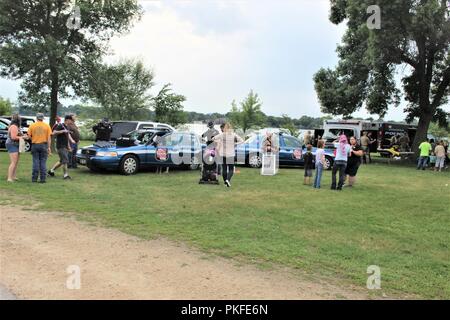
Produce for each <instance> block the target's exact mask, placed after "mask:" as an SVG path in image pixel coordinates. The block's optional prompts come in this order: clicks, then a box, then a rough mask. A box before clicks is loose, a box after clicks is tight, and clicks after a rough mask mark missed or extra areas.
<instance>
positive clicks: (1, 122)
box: [0, 117, 34, 152]
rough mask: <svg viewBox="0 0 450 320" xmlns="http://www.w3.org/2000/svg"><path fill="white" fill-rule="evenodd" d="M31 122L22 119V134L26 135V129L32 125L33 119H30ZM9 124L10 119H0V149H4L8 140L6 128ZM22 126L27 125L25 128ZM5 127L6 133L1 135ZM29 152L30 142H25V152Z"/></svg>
mask: <svg viewBox="0 0 450 320" xmlns="http://www.w3.org/2000/svg"><path fill="white" fill-rule="evenodd" d="M30 119H31V120H32V122H31V120H27V119H24V118H22V126H21V129H22V132H23V133H27V132H28V127H29V126H30V125H31V124H32V123H34V119H33V118H30ZM10 124H11V117H0V148H6V146H5V144H6V139H7V138H8V127H9V125H10ZM24 124H27V126H23V125H24ZM5 126H6V133H3V129H1V128H4V127H5ZM29 151H31V141H28V140H25V152H29Z"/></svg>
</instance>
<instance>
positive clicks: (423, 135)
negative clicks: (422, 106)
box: [412, 113, 433, 158]
mask: <svg viewBox="0 0 450 320" xmlns="http://www.w3.org/2000/svg"><path fill="white" fill-rule="evenodd" d="M432 118H433V116H432V115H431V114H429V113H423V114H422V116H421V117H420V119H419V124H418V126H417V132H416V136H415V138H414V142H413V144H412V151H413V152H414V154H415V155H416V158H417V157H418V156H419V145H420V144H421V143H422V142H423V141H425V140H426V139H427V135H428V128H429V127H430V123H431V119H432Z"/></svg>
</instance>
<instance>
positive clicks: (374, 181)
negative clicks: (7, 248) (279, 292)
mask: <svg viewBox="0 0 450 320" xmlns="http://www.w3.org/2000/svg"><path fill="white" fill-rule="evenodd" d="M7 156H8V155H7V153H6V152H3V151H2V152H0V174H1V177H2V178H1V181H0V190H1V192H0V201H1V203H3V204H5V203H8V199H9V198H11V195H14V194H16V195H20V196H21V197H22V198H24V199H26V200H25V201H24V204H30V203H31V202H39V203H40V206H39V207H40V209H42V210H56V211H69V212H75V213H79V217H80V219H84V220H89V221H92V222H95V223H101V224H102V225H104V226H108V227H112V228H117V229H120V230H122V231H123V232H126V233H129V234H132V235H136V236H138V237H141V238H144V239H148V238H155V237H158V236H161V235H162V236H165V237H168V238H170V239H174V240H179V241H184V242H186V243H189V244H190V245H193V246H195V247H197V248H200V249H201V250H204V251H206V252H210V253H214V254H218V255H221V256H225V257H230V258H234V259H238V260H239V261H245V262H250V263H255V264H257V265H260V266H262V267H270V266H280V265H281V266H287V267H289V268H292V269H298V270H301V271H299V272H307V273H309V274H312V275H317V276H320V277H324V278H326V279H332V280H333V281H337V283H342V284H353V285H356V286H358V287H360V288H365V286H366V281H367V277H368V275H367V274H366V271H367V267H368V266H370V265H377V266H379V267H380V268H381V279H382V284H381V285H382V292H385V293H387V294H388V295H389V296H391V297H400V298H401V297H406V296H407V297H417V298H437V299H442V298H446V299H449V298H450V248H449V246H450V186H449V185H450V174H449V173H448V172H446V173H443V174H438V173H434V172H430V171H426V172H424V171H416V170H414V168H411V167H404V166H396V165H391V166H388V165H380V164H378V165H377V164H374V165H370V166H364V167H362V168H361V170H360V175H359V182H360V184H359V185H358V186H357V187H355V188H353V189H348V188H346V189H345V190H344V191H342V192H339V193H338V192H336V191H334V192H333V191H331V190H329V189H328V187H329V184H330V179H331V178H330V173H329V172H326V173H325V174H324V178H323V186H324V188H323V189H322V190H320V191H317V190H313V189H312V188H310V187H305V186H303V185H302V181H303V170H300V169H289V168H288V169H282V170H281V171H280V173H279V175H277V176H275V177H262V176H260V174H259V171H258V170H253V169H248V168H241V173H239V174H237V175H236V176H235V178H234V179H233V187H232V188H231V189H226V188H225V187H223V186H202V185H198V183H197V182H198V178H199V172H183V171H177V172H171V173H169V174H168V175H156V174H154V173H152V172H143V173H140V174H138V175H136V176H131V177H124V176H121V175H119V174H93V173H90V172H89V171H88V170H87V169H85V168H81V169H78V170H76V171H73V172H72V176H73V178H74V180H73V181H63V180H62V178H61V173H59V176H58V177H57V178H53V179H49V181H48V182H49V183H47V184H46V185H39V184H31V182H30V171H31V156H30V155H29V154H26V155H23V156H22V161H21V163H20V169H19V170H20V173H19V177H20V178H21V181H20V182H18V183H15V184H13V185H10V184H7V183H6V182H5V180H6V176H5V174H6V168H7V164H8V160H7ZM54 161H56V158H55V156H53V157H52V158H51V160H50V161H49V163H51V164H52V163H53V162H54ZM15 202H17V201H15ZM378 294H380V291H377V292H374V293H373V295H374V296H377V295H378Z"/></svg>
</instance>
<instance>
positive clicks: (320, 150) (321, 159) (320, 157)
mask: <svg viewBox="0 0 450 320" xmlns="http://www.w3.org/2000/svg"><path fill="white" fill-rule="evenodd" d="M324 146H325V141H323V140H319V142H318V143H317V150H316V176H315V178H314V185H313V187H314V188H315V189H320V183H321V181H322V172H323V167H324V164H325V149H324Z"/></svg>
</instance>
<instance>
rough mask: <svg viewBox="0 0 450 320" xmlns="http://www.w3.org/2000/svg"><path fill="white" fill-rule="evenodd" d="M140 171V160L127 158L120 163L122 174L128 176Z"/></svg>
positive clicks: (133, 157) (130, 156) (131, 157)
mask: <svg viewBox="0 0 450 320" xmlns="http://www.w3.org/2000/svg"><path fill="white" fill-rule="evenodd" d="M138 170H139V160H138V159H137V158H136V157H135V156H133V155H128V156H125V157H124V158H123V160H122V162H121V163H120V172H121V173H122V174H124V175H126V176H129V175H132V174H135V173H137V172H138Z"/></svg>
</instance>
